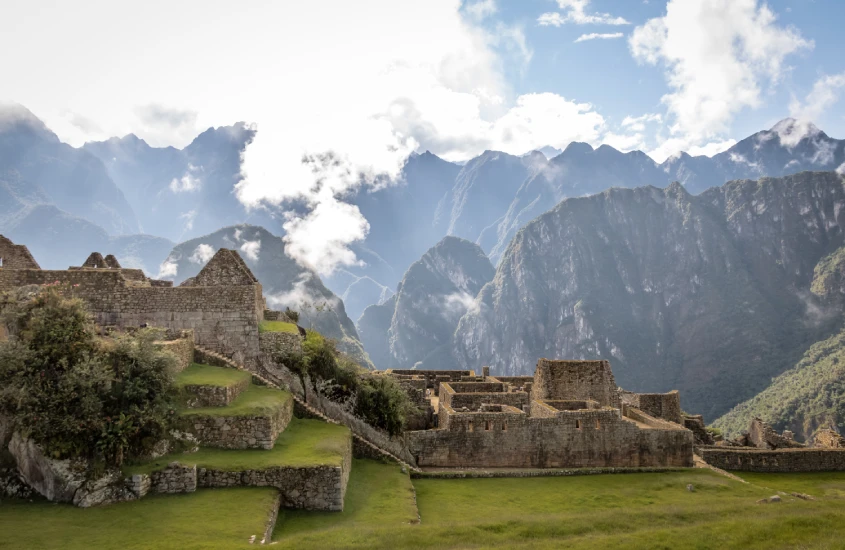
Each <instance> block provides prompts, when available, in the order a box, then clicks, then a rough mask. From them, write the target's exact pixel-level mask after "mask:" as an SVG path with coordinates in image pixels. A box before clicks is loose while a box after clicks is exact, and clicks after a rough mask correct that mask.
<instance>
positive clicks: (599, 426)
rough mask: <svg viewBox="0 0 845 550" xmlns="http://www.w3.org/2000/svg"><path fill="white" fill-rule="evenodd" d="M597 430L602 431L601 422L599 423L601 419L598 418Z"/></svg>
mask: <svg viewBox="0 0 845 550" xmlns="http://www.w3.org/2000/svg"><path fill="white" fill-rule="evenodd" d="M596 429H597V430H600V429H601V422H600V421H599V419H598V418H596Z"/></svg>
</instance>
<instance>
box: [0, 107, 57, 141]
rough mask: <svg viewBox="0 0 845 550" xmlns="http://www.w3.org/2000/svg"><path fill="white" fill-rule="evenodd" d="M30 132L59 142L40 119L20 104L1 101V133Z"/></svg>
mask: <svg viewBox="0 0 845 550" xmlns="http://www.w3.org/2000/svg"><path fill="white" fill-rule="evenodd" d="M24 129H26V130H29V131H30V132H33V133H35V134H38V135H39V136H40V137H42V138H45V139H49V140H50V141H55V142H58V141H59V138H58V136H56V134H54V133H53V132H52V131H51V130H50V129H49V128H47V125H46V124H44V122H42V121H41V119H40V118H38V117H37V116H35V115H34V114H33V113H32V111H30V110H29V109H27V108H26V107H24V106H23V105H21V104H19V103H14V102H2V101H0V132H11V131H20V130H24Z"/></svg>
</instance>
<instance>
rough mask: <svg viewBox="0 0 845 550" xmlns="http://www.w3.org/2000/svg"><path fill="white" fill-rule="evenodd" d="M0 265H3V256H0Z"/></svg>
mask: <svg viewBox="0 0 845 550" xmlns="http://www.w3.org/2000/svg"><path fill="white" fill-rule="evenodd" d="M0 267H3V256H0Z"/></svg>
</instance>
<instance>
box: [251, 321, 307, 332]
mask: <svg viewBox="0 0 845 550" xmlns="http://www.w3.org/2000/svg"><path fill="white" fill-rule="evenodd" d="M258 332H289V333H291V334H299V329H298V328H296V325H295V324H293V323H286V322H285V321H261V323H260V324H259V325H258Z"/></svg>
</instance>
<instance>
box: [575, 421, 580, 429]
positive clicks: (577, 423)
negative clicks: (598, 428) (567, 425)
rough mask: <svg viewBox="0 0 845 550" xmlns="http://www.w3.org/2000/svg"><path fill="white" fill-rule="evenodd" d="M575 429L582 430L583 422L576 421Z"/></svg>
mask: <svg viewBox="0 0 845 550" xmlns="http://www.w3.org/2000/svg"><path fill="white" fill-rule="evenodd" d="M575 429H576V430H580V429H581V421H580V420H576V421H575Z"/></svg>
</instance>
